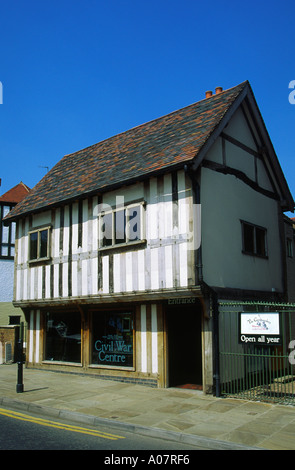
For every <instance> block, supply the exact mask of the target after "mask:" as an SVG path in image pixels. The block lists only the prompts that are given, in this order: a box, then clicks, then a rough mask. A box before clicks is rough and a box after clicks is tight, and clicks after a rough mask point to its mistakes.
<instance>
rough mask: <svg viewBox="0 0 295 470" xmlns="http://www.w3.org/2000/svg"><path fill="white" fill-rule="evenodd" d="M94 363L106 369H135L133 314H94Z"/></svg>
mask: <svg viewBox="0 0 295 470" xmlns="http://www.w3.org/2000/svg"><path fill="white" fill-rule="evenodd" d="M92 363H93V364H97V365H100V366H104V367H114V366H115V367H133V315H132V314H131V313H111V312H94V313H93V315H92Z"/></svg>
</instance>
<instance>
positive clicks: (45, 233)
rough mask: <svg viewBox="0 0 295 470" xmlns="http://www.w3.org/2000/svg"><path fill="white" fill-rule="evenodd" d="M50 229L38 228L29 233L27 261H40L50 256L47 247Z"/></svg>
mask: <svg viewBox="0 0 295 470" xmlns="http://www.w3.org/2000/svg"><path fill="white" fill-rule="evenodd" d="M49 230H50V227H46V228H40V229H37V230H34V231H32V232H30V233H29V252H30V253H29V260H30V261H42V260H47V259H48V258H49V256H50V253H49V251H50V247H49Z"/></svg>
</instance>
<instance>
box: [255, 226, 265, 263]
mask: <svg viewBox="0 0 295 470" xmlns="http://www.w3.org/2000/svg"><path fill="white" fill-rule="evenodd" d="M256 254H257V255H260V256H265V255H266V244H265V230H263V229H261V228H258V227H256Z"/></svg>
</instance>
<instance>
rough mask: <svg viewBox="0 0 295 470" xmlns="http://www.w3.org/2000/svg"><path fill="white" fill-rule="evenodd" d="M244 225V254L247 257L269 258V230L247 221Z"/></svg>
mask: <svg viewBox="0 0 295 470" xmlns="http://www.w3.org/2000/svg"><path fill="white" fill-rule="evenodd" d="M241 224H242V241H243V253H244V254H246V255H252V256H260V257H263V258H266V257H267V239H266V234H267V230H266V228H264V227H259V226H258V225H254V224H251V223H248V222H245V221H243V220H242V221H241Z"/></svg>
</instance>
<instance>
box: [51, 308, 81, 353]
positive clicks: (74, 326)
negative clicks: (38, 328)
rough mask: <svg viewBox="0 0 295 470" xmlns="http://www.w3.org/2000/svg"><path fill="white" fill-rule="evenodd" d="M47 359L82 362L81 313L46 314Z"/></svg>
mask: <svg viewBox="0 0 295 470" xmlns="http://www.w3.org/2000/svg"><path fill="white" fill-rule="evenodd" d="M45 360H47V361H63V362H81V317H80V313H78V312H71V313H47V314H46V344H45Z"/></svg>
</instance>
